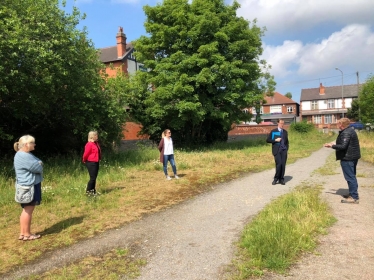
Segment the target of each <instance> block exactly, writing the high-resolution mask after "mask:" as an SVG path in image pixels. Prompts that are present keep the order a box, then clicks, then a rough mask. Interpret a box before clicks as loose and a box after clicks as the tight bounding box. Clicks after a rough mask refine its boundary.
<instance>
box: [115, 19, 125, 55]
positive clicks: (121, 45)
mask: <svg viewBox="0 0 374 280" xmlns="http://www.w3.org/2000/svg"><path fill="white" fill-rule="evenodd" d="M116 39H117V56H118V57H122V56H124V55H125V53H126V39H127V38H126V35H125V34H124V33H123V27H121V26H120V27H119V30H118V33H117V36H116Z"/></svg>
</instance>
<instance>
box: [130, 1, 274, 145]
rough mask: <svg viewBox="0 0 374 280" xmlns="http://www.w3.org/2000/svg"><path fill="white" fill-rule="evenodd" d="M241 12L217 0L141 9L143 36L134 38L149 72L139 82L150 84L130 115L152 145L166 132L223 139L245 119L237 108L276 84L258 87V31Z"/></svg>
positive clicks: (193, 139) (264, 76) (195, 139)
mask: <svg viewBox="0 0 374 280" xmlns="http://www.w3.org/2000/svg"><path fill="white" fill-rule="evenodd" d="M239 7H240V6H239V4H238V3H237V2H236V1H234V2H233V4H232V5H226V4H225V3H224V1H223V0H193V1H192V2H191V1H188V0H164V1H163V2H162V3H161V4H157V5H156V6H155V7H150V6H145V7H144V11H145V14H146V16H147V19H146V22H145V29H146V31H147V33H148V34H149V36H142V37H141V38H140V39H139V40H137V42H136V44H135V49H136V57H137V59H138V60H139V61H142V62H144V64H145V66H146V67H147V68H148V69H149V71H148V72H147V73H145V75H146V76H145V77H144V75H143V74H142V75H143V79H144V82H145V83H146V85H152V86H151V87H150V88H149V87H148V89H147V90H146V91H145V92H143V93H142V94H139V92H137V93H136V94H138V96H141V98H142V102H141V103H142V106H144V107H143V108H142V109H144V110H143V111H142V112H141V114H133V117H134V118H135V119H136V120H138V121H139V122H141V123H142V124H143V127H144V129H143V132H145V133H147V134H150V135H151V137H152V138H153V139H155V138H157V137H159V135H160V132H161V131H162V130H164V129H165V128H170V129H172V130H173V135H174V138H175V139H178V140H179V141H181V142H185V143H211V142H214V141H218V140H226V139H227V133H228V131H229V130H230V129H231V126H232V124H233V123H235V122H239V121H242V120H246V119H248V118H249V117H250V116H248V114H245V113H243V112H242V109H243V108H247V107H252V106H253V105H254V104H255V103H256V102H258V101H261V100H262V99H263V95H264V93H265V92H269V91H271V90H273V86H274V84H272V83H270V84H267V83H266V82H265V83H264V80H265V81H266V80H268V78H271V76H269V74H268V73H266V71H264V70H265V69H266V62H265V61H260V59H259V56H260V55H261V53H262V43H261V36H262V35H263V31H264V30H263V29H261V28H259V27H257V26H256V22H253V23H250V22H248V21H247V20H245V19H243V18H241V17H238V16H237V15H236V11H237V9H238V8H239ZM263 66H264V67H263ZM272 81H273V80H272ZM269 87H270V88H269ZM130 107H131V108H135V105H134V104H130Z"/></svg>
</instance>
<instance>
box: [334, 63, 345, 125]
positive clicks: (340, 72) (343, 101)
mask: <svg viewBox="0 0 374 280" xmlns="http://www.w3.org/2000/svg"><path fill="white" fill-rule="evenodd" d="M335 70H338V71H340V73H342V116H343V118H344V108H343V103H344V99H343V98H344V97H343V96H344V87H343V85H344V82H343V71H342V70H340V69H339V68H335Z"/></svg>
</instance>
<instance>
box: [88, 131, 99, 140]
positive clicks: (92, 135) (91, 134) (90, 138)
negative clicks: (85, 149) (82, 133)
mask: <svg viewBox="0 0 374 280" xmlns="http://www.w3.org/2000/svg"><path fill="white" fill-rule="evenodd" d="M95 135H98V133H97V131H95V130H92V131H90V132H88V142H94V141H93V138H94V136H95Z"/></svg>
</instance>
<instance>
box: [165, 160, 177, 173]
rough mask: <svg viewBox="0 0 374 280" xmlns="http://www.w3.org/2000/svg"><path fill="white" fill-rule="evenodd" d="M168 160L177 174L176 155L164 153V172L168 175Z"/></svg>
mask: <svg viewBox="0 0 374 280" xmlns="http://www.w3.org/2000/svg"><path fill="white" fill-rule="evenodd" d="M168 161H170V165H171V168H172V169H173V172H174V175H177V167H176V166H175V161H174V155H164V173H165V176H168Z"/></svg>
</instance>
